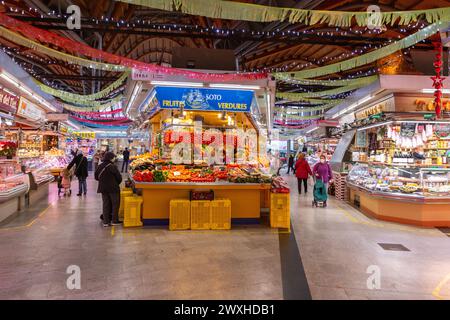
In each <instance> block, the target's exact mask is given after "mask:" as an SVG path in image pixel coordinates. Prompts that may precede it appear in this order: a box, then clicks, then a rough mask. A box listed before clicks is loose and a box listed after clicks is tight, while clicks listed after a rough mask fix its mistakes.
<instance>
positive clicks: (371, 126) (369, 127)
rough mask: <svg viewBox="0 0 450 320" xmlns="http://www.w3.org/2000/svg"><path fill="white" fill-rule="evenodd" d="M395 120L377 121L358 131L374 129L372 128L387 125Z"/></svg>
mask: <svg viewBox="0 0 450 320" xmlns="http://www.w3.org/2000/svg"><path fill="white" fill-rule="evenodd" d="M392 122H393V121H387V122H380V123H376V124H373V125H370V126H367V127H363V128H358V130H357V131H363V130H368V129H372V128H377V127H381V126H386V125H388V124H391V123H392Z"/></svg>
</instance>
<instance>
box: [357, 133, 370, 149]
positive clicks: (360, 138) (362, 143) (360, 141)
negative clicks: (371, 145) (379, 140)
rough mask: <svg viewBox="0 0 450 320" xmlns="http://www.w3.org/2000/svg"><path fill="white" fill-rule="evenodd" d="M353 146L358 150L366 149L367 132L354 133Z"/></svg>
mask: <svg viewBox="0 0 450 320" xmlns="http://www.w3.org/2000/svg"><path fill="white" fill-rule="evenodd" d="M355 146H356V147H359V148H365V147H367V132H366V131H365V130H362V131H358V132H357V133H356V141H355Z"/></svg>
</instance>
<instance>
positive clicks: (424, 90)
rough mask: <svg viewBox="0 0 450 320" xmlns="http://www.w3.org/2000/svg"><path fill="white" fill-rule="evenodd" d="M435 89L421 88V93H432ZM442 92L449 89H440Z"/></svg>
mask: <svg viewBox="0 0 450 320" xmlns="http://www.w3.org/2000/svg"><path fill="white" fill-rule="evenodd" d="M435 91H436V89H422V93H434V92H435ZM441 92H442V93H450V89H441Z"/></svg>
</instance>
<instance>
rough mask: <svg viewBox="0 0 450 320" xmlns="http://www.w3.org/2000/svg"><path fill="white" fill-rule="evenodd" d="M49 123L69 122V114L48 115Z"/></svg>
mask: <svg viewBox="0 0 450 320" xmlns="http://www.w3.org/2000/svg"><path fill="white" fill-rule="evenodd" d="M47 120H48V121H68V120H69V114H68V113H47Z"/></svg>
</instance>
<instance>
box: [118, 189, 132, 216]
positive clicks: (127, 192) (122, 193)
mask: <svg viewBox="0 0 450 320" xmlns="http://www.w3.org/2000/svg"><path fill="white" fill-rule="evenodd" d="M132 195H133V190H131V189H123V190H121V191H120V207H119V220H120V221H123V213H124V209H125V206H124V204H125V197H131V196H132Z"/></svg>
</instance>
